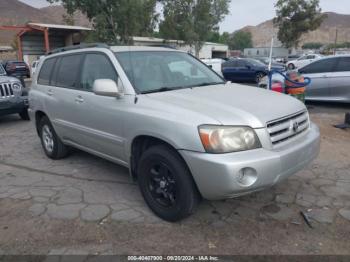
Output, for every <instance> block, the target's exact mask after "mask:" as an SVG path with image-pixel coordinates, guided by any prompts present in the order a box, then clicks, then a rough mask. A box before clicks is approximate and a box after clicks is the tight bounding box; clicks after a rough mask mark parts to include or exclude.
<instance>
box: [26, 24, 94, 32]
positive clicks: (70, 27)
mask: <svg viewBox="0 0 350 262" xmlns="http://www.w3.org/2000/svg"><path fill="white" fill-rule="evenodd" d="M28 26H38V27H42V28H48V29H61V30H73V31H91V30H92V29H91V28H88V27H82V26H72V25H55V24H42V23H28Z"/></svg>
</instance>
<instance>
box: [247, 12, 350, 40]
mask: <svg viewBox="0 0 350 262" xmlns="http://www.w3.org/2000/svg"><path fill="white" fill-rule="evenodd" d="M326 14H327V18H326V19H325V20H324V21H323V23H322V25H321V26H320V27H319V28H318V29H317V30H315V31H313V32H309V33H308V34H306V35H304V36H303V37H302V40H301V44H304V43H309V42H319V43H323V44H330V43H334V40H335V35H336V29H338V42H339V43H341V42H350V15H343V14H337V13H332V12H328V13H326ZM241 30H244V31H249V32H251V33H252V36H253V44H254V46H255V47H266V46H270V44H271V38H272V36H273V35H275V36H276V35H277V32H278V29H277V28H275V27H274V25H273V20H272V19H271V20H268V21H266V22H263V23H261V24H259V25H257V26H246V27H244V28H242V29H241ZM274 41H275V46H280V45H281V43H280V42H279V41H278V39H277V37H275V40H274Z"/></svg>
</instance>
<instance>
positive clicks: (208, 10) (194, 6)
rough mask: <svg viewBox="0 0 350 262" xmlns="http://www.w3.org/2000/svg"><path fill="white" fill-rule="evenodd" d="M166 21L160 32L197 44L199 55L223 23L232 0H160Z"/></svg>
mask: <svg viewBox="0 0 350 262" xmlns="http://www.w3.org/2000/svg"><path fill="white" fill-rule="evenodd" d="M160 2H161V3H162V5H163V17H164V19H163V21H161V23H160V25H159V31H160V35H161V36H162V37H164V38H165V39H179V40H183V41H184V42H185V43H186V44H188V45H190V46H194V48H195V53H196V56H199V51H200V50H201V48H202V47H203V44H204V42H205V41H207V39H208V38H209V37H210V35H211V34H212V33H213V32H217V31H218V26H219V23H220V22H221V21H222V20H223V19H224V17H225V16H226V15H227V14H228V13H229V10H228V7H229V3H230V2H231V0H177V1H174V0H160Z"/></svg>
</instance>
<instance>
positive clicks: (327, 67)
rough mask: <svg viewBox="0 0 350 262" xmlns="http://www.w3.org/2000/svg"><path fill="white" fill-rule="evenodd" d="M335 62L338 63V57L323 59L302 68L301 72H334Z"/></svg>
mask: <svg viewBox="0 0 350 262" xmlns="http://www.w3.org/2000/svg"><path fill="white" fill-rule="evenodd" d="M335 63H336V59H334V58H329V59H322V60H319V61H317V62H314V63H312V64H310V65H308V66H306V67H304V68H302V69H300V73H304V74H317V73H327V72H333V71H334V66H335Z"/></svg>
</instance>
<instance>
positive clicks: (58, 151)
mask: <svg viewBox="0 0 350 262" xmlns="http://www.w3.org/2000/svg"><path fill="white" fill-rule="evenodd" d="M39 135H40V139H41V145H42V147H43V149H44V152H45V154H46V155H47V156H48V157H49V158H51V159H54V160H57V159H62V158H64V157H66V156H67V155H68V153H69V150H68V147H67V146H65V145H64V144H63V143H62V141H61V139H60V138H59V137H58V136H57V134H56V132H55V130H54V128H53V126H52V124H51V122H50V120H49V119H48V118H47V117H46V116H44V117H43V118H42V119H41V120H40V123H39Z"/></svg>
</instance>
